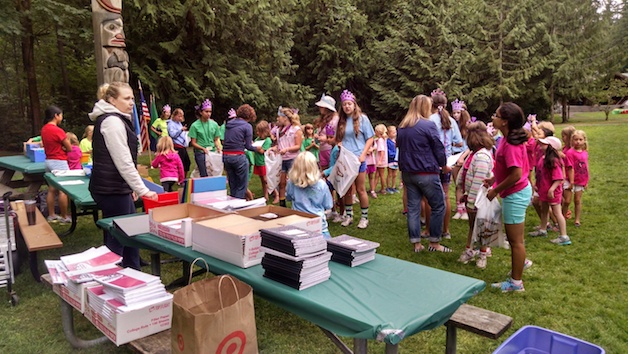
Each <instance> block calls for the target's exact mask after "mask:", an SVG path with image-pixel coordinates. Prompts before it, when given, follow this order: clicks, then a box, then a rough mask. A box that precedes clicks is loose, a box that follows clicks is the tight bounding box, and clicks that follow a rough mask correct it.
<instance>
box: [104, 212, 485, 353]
mask: <svg viewBox="0 0 628 354" xmlns="http://www.w3.org/2000/svg"><path fill="white" fill-rule="evenodd" d="M113 219H114V218H107V219H102V220H99V221H98V225H99V226H101V227H102V228H103V229H105V230H108V231H109V232H111V234H112V235H114V236H115V237H116V238H117V239H118V240H119V241H121V243H123V244H125V245H127V246H133V247H138V248H143V249H149V250H153V251H158V252H163V253H167V254H170V255H173V256H175V257H177V258H179V259H182V260H184V261H187V262H192V261H193V260H194V259H195V258H197V257H202V258H204V259H205V260H206V261H207V263H208V265H209V271H210V272H212V273H214V274H231V275H234V276H236V277H237V278H239V279H240V280H242V281H244V282H246V283H247V284H249V285H250V286H251V287H252V288H253V290H254V292H255V294H256V295H258V296H261V297H263V298H265V299H267V300H269V301H271V302H273V303H274V304H276V305H278V306H279V307H282V308H284V309H286V310H287V311H290V312H292V313H295V314H296V315H298V316H300V317H302V318H304V319H306V320H308V321H310V322H312V323H314V324H316V325H319V326H321V327H322V328H325V329H327V330H329V331H330V332H333V333H336V334H337V335H340V336H346V337H352V338H359V339H377V340H380V341H384V342H386V343H389V344H393V345H394V344H398V343H399V342H400V341H401V340H402V339H404V338H405V337H408V336H411V335H413V334H415V333H418V332H420V331H424V330H428V329H433V328H436V327H438V326H440V325H442V324H444V323H445V322H446V321H447V320H448V319H449V318H450V317H451V315H452V314H453V313H454V312H455V311H456V310H457V309H458V307H459V306H460V305H461V304H462V303H464V302H466V301H467V300H468V299H469V298H470V297H472V296H474V295H476V294H477V293H478V292H480V291H482V290H483V289H484V287H485V285H486V284H485V283H484V282H483V281H481V280H478V279H473V278H469V277H466V276H462V275H459V274H454V273H450V272H446V271H443V270H439V269H435V268H430V267H426V266H422V265H419V264H415V263H411V262H407V261H403V260H399V259H396V258H391V257H387V256H384V255H377V256H376V258H375V260H374V261H371V262H368V263H365V264H363V265H361V266H358V267H354V268H350V267H347V266H344V265H342V264H339V263H335V262H330V263H329V268H330V270H331V274H332V276H331V278H330V279H329V280H328V281H326V282H324V283H321V284H318V285H315V286H313V287H311V288H308V289H305V290H302V291H298V290H296V289H293V288H290V287H288V286H285V285H283V284H281V283H278V282H275V281H272V280H270V279H267V278H264V277H263V273H264V269H263V268H262V266H261V265H257V266H253V267H250V268H247V269H243V268H240V267H238V266H235V265H232V264H229V263H226V262H223V261H221V260H218V259H216V258H213V257H210V256H207V255H205V254H202V253H199V252H196V251H192V248H186V247H183V246H180V245H177V244H174V243H172V242H169V241H166V240H164V239H161V238H159V237H157V236H155V235H152V234H142V235H138V236H134V237H128V236H126V235H125V234H124V233H123V232H121V231H120V230H119V229H117V228H116V227H114V226H113ZM197 264H200V263H197Z"/></svg>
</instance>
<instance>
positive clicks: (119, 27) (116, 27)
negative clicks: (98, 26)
mask: <svg viewBox="0 0 628 354" xmlns="http://www.w3.org/2000/svg"><path fill="white" fill-rule="evenodd" d="M100 34H101V36H102V45H103V47H117V48H125V47H126V43H125V42H124V39H125V38H124V24H123V23H122V17H119V18H115V19H110V20H105V21H103V23H102V31H101V33H100Z"/></svg>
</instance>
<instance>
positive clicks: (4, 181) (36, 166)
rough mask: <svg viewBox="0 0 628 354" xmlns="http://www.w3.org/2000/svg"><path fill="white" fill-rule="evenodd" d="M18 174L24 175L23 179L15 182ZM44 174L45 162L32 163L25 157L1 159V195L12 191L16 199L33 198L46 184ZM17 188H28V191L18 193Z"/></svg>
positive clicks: (17, 156)
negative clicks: (14, 178)
mask: <svg viewBox="0 0 628 354" xmlns="http://www.w3.org/2000/svg"><path fill="white" fill-rule="evenodd" d="M16 172H20V173H21V174H22V178H21V179H17V180H13V177H14V176H15V173H16ZM44 172H46V164H45V163H44V162H32V161H31V160H30V159H29V158H28V157H26V156H24V155H15V156H3V157H0V173H1V174H2V175H1V177H0V195H2V194H4V193H6V192H9V191H11V192H13V197H14V198H24V197H33V196H34V195H36V194H37V192H39V188H40V187H41V185H42V184H43V183H44V178H43V176H44ZM17 188H26V191H25V192H18V191H17V190H16V189H17Z"/></svg>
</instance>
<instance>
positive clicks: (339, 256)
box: [327, 235, 379, 267]
mask: <svg viewBox="0 0 628 354" xmlns="http://www.w3.org/2000/svg"><path fill="white" fill-rule="evenodd" d="M377 247H379V243H377V242H373V241H368V240H363V239H361V238H357V237H353V236H349V235H340V236H337V237H334V238H332V239H329V240H327V249H328V250H329V251H331V252H332V256H331V260H332V261H334V262H338V263H342V264H344V265H348V266H350V267H355V266H359V265H360V264H364V263H366V262H369V261H372V260H373V259H375V252H376V251H377Z"/></svg>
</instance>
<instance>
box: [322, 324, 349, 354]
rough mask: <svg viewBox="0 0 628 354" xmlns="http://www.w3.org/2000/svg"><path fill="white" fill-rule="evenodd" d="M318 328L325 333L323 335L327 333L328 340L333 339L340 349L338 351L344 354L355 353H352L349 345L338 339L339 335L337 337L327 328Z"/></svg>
mask: <svg viewBox="0 0 628 354" xmlns="http://www.w3.org/2000/svg"><path fill="white" fill-rule="evenodd" d="M318 328H320V329H321V331H323V333H325V335H326V336H327V338H329V339H331V341H332V342H333V343H334V344H335V345H336V347H338V349H340V351H341V352H342V353H343V354H353V353H354V352H353V351H351V349H349V347H347V345H346V344H345V343H344V342H343V341H341V340H340V338H338V336H337V335H335V334H334V333H331V332H330V331H328V330H326V329H325V328H323V327H321V326H318Z"/></svg>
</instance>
